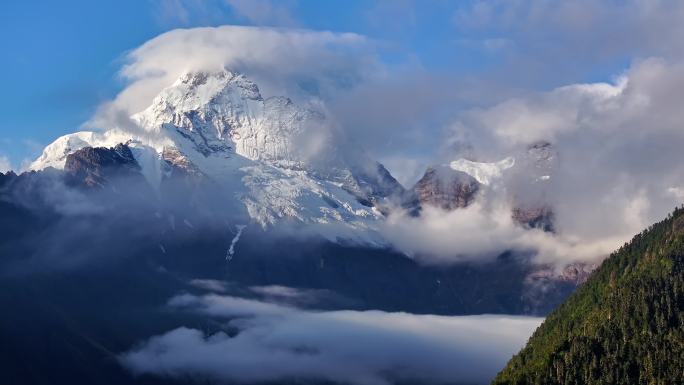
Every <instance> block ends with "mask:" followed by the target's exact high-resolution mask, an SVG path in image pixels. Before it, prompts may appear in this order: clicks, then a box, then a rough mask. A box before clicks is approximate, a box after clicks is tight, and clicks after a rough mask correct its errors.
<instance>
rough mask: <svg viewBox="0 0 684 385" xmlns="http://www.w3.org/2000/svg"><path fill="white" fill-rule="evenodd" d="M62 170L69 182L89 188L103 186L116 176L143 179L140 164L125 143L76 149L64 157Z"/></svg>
mask: <svg viewBox="0 0 684 385" xmlns="http://www.w3.org/2000/svg"><path fill="white" fill-rule="evenodd" d="M64 170H65V171H66V174H67V178H68V180H69V181H70V182H72V183H75V184H80V185H82V186H85V187H90V188H94V187H99V188H103V187H104V186H105V185H107V184H108V183H109V182H111V181H112V180H115V179H118V178H128V179H129V180H130V179H133V180H138V181H139V182H143V181H144V180H143V177H142V174H141V173H140V165H138V162H137V161H136V160H135V157H134V156H133V153H132V152H131V150H130V148H128V146H126V145H125V144H117V145H116V146H115V147H112V148H104V147H97V148H93V147H85V148H82V149H80V150H77V151H75V152H73V153H71V154H69V155H68V156H67V157H66V162H65V164H64Z"/></svg>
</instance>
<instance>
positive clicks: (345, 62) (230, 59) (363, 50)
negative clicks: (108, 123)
mask: <svg viewBox="0 0 684 385" xmlns="http://www.w3.org/2000/svg"><path fill="white" fill-rule="evenodd" d="M371 45H372V44H371V42H370V41H368V39H366V38H365V37H363V36H361V35H357V34H353V33H333V32H313V31H307V30H285V29H274V28H262V27H240V26H221V27H215V28H194V29H178V30H173V31H170V32H167V33H164V34H162V35H159V36H157V37H155V38H154V39H152V40H149V41H148V42H146V43H145V44H143V45H142V46H140V47H138V48H137V49H135V50H133V51H132V52H130V53H129V54H128V55H127V61H128V64H126V65H125V66H124V68H123V69H122V70H121V75H122V76H123V77H124V79H125V80H127V81H128V82H129V85H128V86H127V87H126V88H125V89H124V90H123V91H122V92H121V93H120V94H119V95H118V96H117V98H116V100H115V102H114V105H115V106H116V108H117V109H120V110H123V111H127V112H129V113H131V114H132V113H134V112H138V111H140V110H142V109H144V108H145V107H147V106H148V105H149V104H151V102H152V99H153V98H154V96H156V95H157V94H158V93H159V91H161V90H162V89H163V88H164V87H167V86H169V85H171V84H172V83H173V82H174V81H175V80H176V79H177V78H178V77H179V76H180V75H181V74H182V73H183V72H185V71H197V70H218V69H221V68H223V67H228V68H230V69H232V70H236V71H240V72H243V73H245V74H247V75H248V76H249V77H251V78H253V79H254V80H255V81H256V82H257V84H259V86H260V88H261V91H262V94H264V96H271V95H288V96H291V97H297V96H299V95H302V94H307V95H309V96H310V95H311V94H314V95H316V94H317V95H319V96H322V97H325V96H326V95H327V93H328V92H331V90H334V89H337V88H343V87H348V86H350V85H352V84H354V83H355V82H357V81H359V80H360V79H362V78H364V77H365V76H367V75H368V74H370V73H373V72H374V71H377V70H378V66H379V64H378V63H377V61H376V59H375V57H374V55H373V54H372V52H371V50H370V47H371Z"/></svg>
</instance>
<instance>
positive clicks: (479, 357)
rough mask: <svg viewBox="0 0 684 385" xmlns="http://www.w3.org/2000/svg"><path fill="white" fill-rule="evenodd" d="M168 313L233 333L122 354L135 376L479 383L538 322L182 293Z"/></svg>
mask: <svg viewBox="0 0 684 385" xmlns="http://www.w3.org/2000/svg"><path fill="white" fill-rule="evenodd" d="M170 304H171V306H174V307H179V308H184V309H186V310H190V311H194V312H199V313H202V314H207V315H210V316H212V317H218V318H223V319H224V320H225V322H226V327H227V328H229V329H236V330H237V334H233V333H226V332H217V333H214V334H211V335H206V334H204V333H203V332H202V331H200V330H196V329H190V328H185V327H182V328H178V329H175V330H172V331H170V332H168V333H165V334H163V335H160V336H156V337H153V338H151V339H149V340H148V341H146V342H145V343H143V344H142V345H140V346H138V347H137V348H136V349H134V350H132V351H130V352H128V353H126V354H124V355H122V356H121V362H122V363H123V364H124V365H125V366H126V367H128V368H129V369H130V370H132V371H133V372H134V373H137V374H142V373H148V374H156V375H161V376H169V377H179V378H182V376H184V375H187V374H193V375H194V376H199V377H204V378H209V379H212V380H225V381H233V382H238V383H255V382H262V381H283V380H288V379H308V380H328V381H332V382H335V383H351V384H360V385H376V384H377V385H384V384H389V383H392V382H394V381H397V380H406V381H411V380H412V381H419V382H423V383H425V382H428V383H446V382H448V383H454V382H456V383H486V382H488V381H489V380H491V378H492V377H493V376H494V375H495V374H496V372H497V371H498V370H499V369H500V368H501V367H502V366H503V365H504V364H505V362H506V361H507V360H508V359H509V358H510V356H511V355H512V354H514V353H515V352H516V351H517V350H518V349H519V348H520V347H522V345H523V344H524V343H525V341H526V339H527V337H528V336H529V335H530V334H531V333H532V331H533V330H534V329H535V328H536V327H537V326H538V325H539V324H540V323H541V321H542V319H540V318H529V317H512V316H486V315H485V316H462V317H444V316H433V315H413V314H407V313H385V312H381V311H365V312H359V311H328V312H315V311H304V310H300V309H297V308H293V307H289V306H283V305H278V304H274V303H266V302H259V301H254V300H247V299H242V298H236V297H228V296H218V295H207V296H202V297H197V296H191V295H183V296H179V297H175V298H174V299H172V300H171V301H170Z"/></svg>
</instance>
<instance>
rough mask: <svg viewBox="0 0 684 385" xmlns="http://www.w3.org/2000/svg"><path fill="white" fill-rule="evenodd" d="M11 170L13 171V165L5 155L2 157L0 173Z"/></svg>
mask: <svg viewBox="0 0 684 385" xmlns="http://www.w3.org/2000/svg"><path fill="white" fill-rule="evenodd" d="M10 170H12V164H11V163H10V161H9V158H8V157H6V156H4V155H0V172H3V173H4V172H7V171H10Z"/></svg>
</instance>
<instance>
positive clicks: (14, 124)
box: [0, 0, 632, 167]
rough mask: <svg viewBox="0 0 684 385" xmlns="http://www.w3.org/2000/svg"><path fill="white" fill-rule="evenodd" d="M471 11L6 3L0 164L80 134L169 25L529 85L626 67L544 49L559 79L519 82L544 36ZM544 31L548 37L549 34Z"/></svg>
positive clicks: (536, 75)
mask: <svg viewBox="0 0 684 385" xmlns="http://www.w3.org/2000/svg"><path fill="white" fill-rule="evenodd" d="M495 3H496V2H495ZM475 5H477V4H476V3H475V2H473V1H460V2H448V1H433V2H415V1H397V2H383V1H378V2H375V1H361V0H353V1H339V2H332V1H313V0H310V1H303V0H302V1H294V0H291V1H287V0H286V1H279V2H276V1H274V2H271V1H267V0H258V1H256V2H245V1H238V0H225V1H221V0H208V1H201V0H155V1H141V0H120V1H98V2H93V1H88V0H67V1H62V2H54V1H40V0H33V1H17V0H10V1H9V2H5V3H4V4H3V11H2V13H0V49H2V52H4V60H2V61H0V74H2V75H0V76H2V80H1V81H2V84H3V88H4V92H2V93H0V106H2V109H3V111H2V116H3V120H2V122H0V156H6V157H8V158H9V159H10V161H11V163H12V164H13V165H14V166H15V167H16V166H18V165H19V164H20V163H21V162H22V161H24V160H25V159H27V158H32V157H35V156H36V155H38V153H39V151H40V149H41V148H42V146H44V145H46V144H48V143H50V142H51V141H52V140H54V139H55V138H56V137H57V136H60V135H63V134H66V133H69V132H73V131H75V130H76V129H77V128H78V126H79V125H80V124H82V123H83V122H84V121H86V120H87V119H88V118H89V117H90V116H91V115H92V114H93V112H94V110H95V109H96V107H97V106H98V105H99V104H100V103H102V102H104V101H106V100H108V99H111V98H112V97H114V96H115V95H116V93H117V92H118V91H119V90H121V89H122V87H123V86H124V84H123V81H122V80H121V79H120V78H119V77H118V76H117V71H118V70H119V69H120V68H121V65H122V64H123V60H124V55H125V54H126V52H128V51H130V50H132V49H134V48H136V47H138V46H140V45H141V44H143V43H144V42H145V41H148V40H149V39H151V38H153V37H155V36H157V35H159V34H160V33H163V32H165V31H168V30H171V29H175V28H191V27H196V26H216V25H223V24H238V25H266V26H277V27H285V28H303V29H312V30H331V31H337V32H356V33H359V34H362V35H365V36H368V37H370V38H372V39H374V40H377V41H379V42H382V44H383V46H384V49H383V51H382V52H381V53H380V55H381V57H382V58H381V59H382V61H384V62H385V63H387V64H388V65H390V66H391V65H393V64H396V65H398V66H401V65H405V64H406V63H412V65H417V66H420V68H422V69H424V70H425V71H429V72H435V73H449V74H452V75H454V76H467V75H469V74H473V73H475V74H482V73H487V72H491V76H492V77H493V78H496V76H499V77H500V78H501V79H506V80H505V81H510V82H511V84H513V85H514V86H517V87H525V88H547V87H552V86H556V85H559V84H564V83H565V82H573V81H593V80H605V79H608V78H609V77H610V76H611V75H614V74H616V73H617V72H619V71H620V70H622V69H624V68H626V67H627V66H628V64H629V62H630V60H632V57H631V56H630V55H626V54H624V53H622V52H619V51H618V52H616V53H615V54H611V55H609V56H606V57H605V58H596V57H594V56H593V55H577V56H572V57H571V58H570V59H569V58H568V57H567V56H564V55H562V54H559V55H557V57H556V56H553V53H551V54H550V55H551V56H546V57H544V58H543V60H542V59H541V58H539V57H537V59H536V60H537V62H541V63H546V62H549V61H550V63H552V64H553V63H554V60H556V61H557V63H556V64H558V68H554V69H553V70H551V71H549V72H550V73H553V75H554V76H545V74H544V73H543V72H544V71H537V70H536V69H535V68H534V63H533V64H532V65H531V67H529V68H531V70H530V71H527V72H525V73H523V75H525V74H527V76H519V75H520V74H521V73H522V72H521V73H518V74H516V73H515V72H511V70H510V68H516V65H517V66H522V64H521V63H523V62H524V61H521V60H512V59H511V58H512V57H516V56H517V57H518V58H520V57H525V58H526V59H525V60H528V59H529V58H534V57H535V55H537V56H539V55H538V54H539V53H540V52H545V50H547V48H548V47H546V46H545V45H544V44H543V43H544V40H543V39H530V38H529V36H528V35H525V34H524V33H522V32H521V31H520V30H519V29H516V26H510V28H502V27H501V26H500V25H498V23H497V22H493V23H491V24H485V25H479V26H477V27H476V28H473V27H472V26H470V25H468V26H467V27H464V25H466V24H470V23H469V22H470V20H469V19H472V17H471V16H472V14H474V13H472V14H466V17H465V18H464V17H463V15H462V14H460V13H459V12H460V10H463V9H465V10H468V11H469V12H470V11H472V10H473V9H475V8H474V6H475ZM260 6H261V7H262V8H259V7H260ZM459 15H460V16H459ZM540 28H543V25H542V26H541V27H540ZM548 32H549V34H550V35H549V36H551V37H553V34H554V33H555V32H554V31H552V30H549V31H548ZM556 32H557V31H556ZM562 38H563V36H559V39H562ZM537 40H539V41H537ZM528 43H529V44H528ZM535 44H537V45H535ZM511 47H513V48H511ZM570 48H572V47H570ZM525 50H532V52H531V53H530V52H525ZM527 54H529V55H528V56H525V55H527ZM573 60H577V63H575V62H573ZM524 65H528V64H524ZM504 68H508V69H507V70H503V69H504ZM518 68H520V67H518ZM545 68H546V67H545ZM514 74H515V75H514ZM546 75H548V74H546Z"/></svg>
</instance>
